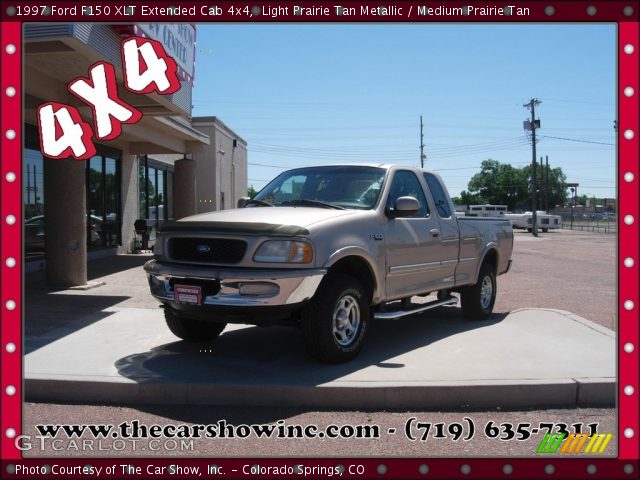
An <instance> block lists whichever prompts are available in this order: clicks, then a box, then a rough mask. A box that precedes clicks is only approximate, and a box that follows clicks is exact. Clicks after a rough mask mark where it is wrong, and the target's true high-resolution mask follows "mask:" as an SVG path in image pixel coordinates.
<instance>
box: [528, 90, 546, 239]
mask: <svg viewBox="0 0 640 480" xmlns="http://www.w3.org/2000/svg"><path fill="white" fill-rule="evenodd" d="M541 103H542V102H541V101H540V100H538V99H537V98H532V99H531V100H529V103H525V104H524V105H523V107H525V108H528V109H529V110H531V121H528V120H525V122H524V126H525V127H524V128H525V130H531V153H532V157H531V158H532V163H531V179H532V182H533V192H532V195H531V213H532V216H533V218H532V222H533V225H532V227H533V228H532V229H531V231H532V232H533V236H534V237H537V236H538V215H537V213H536V210H537V205H536V200H537V198H536V197H537V196H538V192H537V190H538V182H537V178H536V128H540V120H536V105H540V104H541Z"/></svg>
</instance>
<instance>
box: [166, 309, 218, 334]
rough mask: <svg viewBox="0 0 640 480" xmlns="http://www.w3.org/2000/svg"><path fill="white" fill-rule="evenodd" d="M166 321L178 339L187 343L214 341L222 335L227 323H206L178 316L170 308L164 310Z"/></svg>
mask: <svg viewBox="0 0 640 480" xmlns="http://www.w3.org/2000/svg"><path fill="white" fill-rule="evenodd" d="M164 320H165V321H166V322H167V327H169V330H171V333H173V334H174V335H175V336H176V337H178V338H181V339H182V340H186V341H187V342H206V341H207V340H212V339H214V338H216V337H217V336H218V335H220V334H221V333H222V331H223V330H224V327H226V326H227V324H226V323H217V322H206V321H203V320H193V319H190V318H184V317H181V316H180V315H178V314H177V313H176V312H175V310H173V309H171V308H170V307H165V308H164Z"/></svg>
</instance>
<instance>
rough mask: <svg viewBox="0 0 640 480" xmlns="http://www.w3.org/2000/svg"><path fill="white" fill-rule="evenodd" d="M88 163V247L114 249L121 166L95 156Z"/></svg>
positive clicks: (117, 162) (118, 227) (118, 213)
mask: <svg viewBox="0 0 640 480" xmlns="http://www.w3.org/2000/svg"><path fill="white" fill-rule="evenodd" d="M87 163H88V165H87V167H88V168H87V246H88V247H89V248H95V247H112V246H116V245H118V244H119V243H120V235H121V229H120V225H121V221H120V190H119V188H118V187H119V180H118V178H119V163H120V162H119V161H118V160H116V159H115V158H111V157H107V156H101V155H97V156H94V157H92V158H91V159H90V160H89V162H87Z"/></svg>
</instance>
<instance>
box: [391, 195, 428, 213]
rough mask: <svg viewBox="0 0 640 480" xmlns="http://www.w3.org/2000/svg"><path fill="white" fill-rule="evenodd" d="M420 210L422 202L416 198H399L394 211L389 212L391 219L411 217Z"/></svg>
mask: <svg viewBox="0 0 640 480" xmlns="http://www.w3.org/2000/svg"><path fill="white" fill-rule="evenodd" d="M418 210H420V202H419V201H418V199H416V198H415V197H398V198H397V199H396V204H395V206H394V208H393V210H390V211H388V212H387V215H388V216H389V217H390V218H397V217H410V216H411V215H413V214H414V213H416V212H417V211H418Z"/></svg>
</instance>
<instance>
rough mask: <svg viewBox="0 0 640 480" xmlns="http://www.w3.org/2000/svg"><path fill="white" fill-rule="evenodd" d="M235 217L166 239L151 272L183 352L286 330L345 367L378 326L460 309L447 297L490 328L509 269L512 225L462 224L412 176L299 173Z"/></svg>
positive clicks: (177, 230) (434, 183) (396, 170)
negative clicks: (279, 326) (250, 330)
mask: <svg viewBox="0 0 640 480" xmlns="http://www.w3.org/2000/svg"><path fill="white" fill-rule="evenodd" d="M239 206H241V207H242V208H238V209H234V210H223V211H218V212H210V213H204V214H200V215H195V216H192V217H187V218H183V219H181V220H179V221H177V222H169V223H166V224H164V225H161V226H160V227H159V228H158V237H157V240H156V244H155V248H154V254H155V255H154V259H153V260H150V261H149V262H147V263H146V264H145V266H144V269H145V271H146V273H147V277H148V282H149V286H150V289H151V293H152V295H153V296H154V297H156V298H157V299H158V300H160V301H161V302H162V307H163V308H164V315H165V320H166V323H167V325H168V327H169V329H170V330H171V331H172V332H173V333H174V334H175V335H176V336H177V337H179V338H181V339H184V340H188V341H207V340H211V339H213V338H215V337H216V336H218V335H219V334H220V333H221V332H222V331H223V329H224V328H225V325H226V324H227V323H246V324H254V325H268V324H273V323H283V322H284V323H287V324H291V325H295V326H297V327H299V328H300V329H301V330H302V333H303V337H304V341H305V345H306V347H307V350H308V351H309V353H310V354H311V355H312V356H314V357H316V358H318V359H320V360H322V361H326V362H343V361H347V360H350V359H352V358H354V357H355V356H356V355H357V354H358V352H359V351H360V349H361V348H362V346H363V344H364V339H365V334H366V332H367V330H368V326H369V323H370V322H371V321H372V320H376V319H394V318H400V317H404V316H406V315H411V314H415V313H417V312H422V311H425V310H428V309H432V308H435V307H439V306H442V305H452V304H456V303H457V302H458V297H456V296H453V295H451V293H452V292H459V293H460V296H461V300H462V312H463V313H464V315H465V316H466V317H467V318H469V319H485V318H487V317H488V316H489V315H490V314H491V312H492V310H493V305H494V302H495V298H496V291H497V288H496V287H497V285H496V276H498V275H501V274H503V273H506V272H507V271H508V270H509V267H510V264H511V260H510V258H511V252H512V248H513V230H512V228H511V224H510V223H509V220H507V219H506V218H503V216H502V217H490V218H474V217H460V218H458V217H457V216H456V215H454V213H453V212H454V207H453V203H452V202H451V199H450V198H449V194H448V193H447V190H446V188H445V187H444V185H443V184H442V181H441V179H440V177H439V176H438V175H437V174H435V173H433V172H429V171H425V170H421V169H418V168H413V167H409V166H399V165H375V166H373V165H372V166H363V165H341V166H335V165H334V166H322V167H308V168H298V169H295V170H290V171H288V172H284V173H282V174H281V175H280V176H278V177H277V178H276V179H275V180H273V181H272V182H271V183H269V184H268V185H267V186H266V187H264V188H263V189H262V190H261V191H260V192H259V193H258V195H257V196H256V197H255V198H254V199H252V200H249V199H248V198H245V199H243V200H242V201H241V202H240V205H239ZM431 292H437V294H438V295H437V300H433V301H431V302H428V303H424V304H419V305H412V304H411V297H413V296H414V295H426V294H429V293H431Z"/></svg>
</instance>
